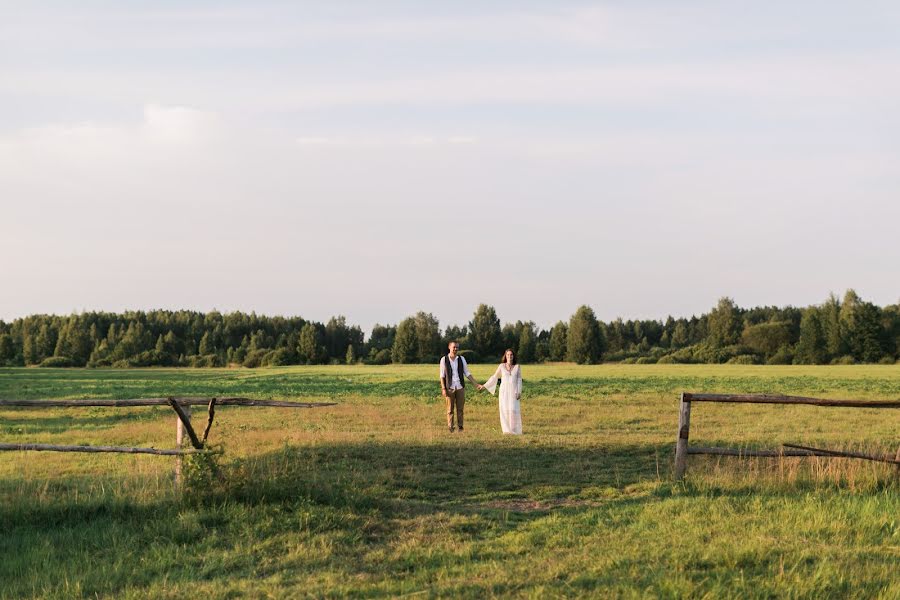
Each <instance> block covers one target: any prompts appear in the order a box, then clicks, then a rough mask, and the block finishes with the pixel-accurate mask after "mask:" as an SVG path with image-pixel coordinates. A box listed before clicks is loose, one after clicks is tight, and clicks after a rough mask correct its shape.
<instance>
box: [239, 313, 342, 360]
mask: <svg viewBox="0 0 900 600" xmlns="http://www.w3.org/2000/svg"><path fill="white" fill-rule="evenodd" d="M319 340H320V337H319V330H318V328H317V327H316V326H315V325H314V324H313V323H307V324H306V325H304V326H303V329H301V330H300V338H299V340H298V342H297V355H298V357H299V358H300V361H301V362H304V363H306V364H308V365H314V364H317V363H319V362H321V361H322V359H323V358H324V356H323V355H324V354H325V352H324V350H325V349H324V347H323V346H322V345H321V343H320V341H319ZM252 352H253V342H252V340H251V342H250V353H252Z"/></svg>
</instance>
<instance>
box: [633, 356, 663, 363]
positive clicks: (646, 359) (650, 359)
mask: <svg viewBox="0 0 900 600" xmlns="http://www.w3.org/2000/svg"><path fill="white" fill-rule="evenodd" d="M657 362H658V361H657V359H656V358H654V357H652V356H642V357H640V358H639V359H637V360H636V361H634V364H636V365H655V364H656V363H657Z"/></svg>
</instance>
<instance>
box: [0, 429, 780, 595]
mask: <svg viewBox="0 0 900 600" xmlns="http://www.w3.org/2000/svg"><path fill="white" fill-rule="evenodd" d="M457 441H458V440H454V441H452V442H449V441H448V442H447V443H438V444H434V443H429V444H426V443H399V442H387V443H384V442H370V443H340V444H337V443H335V444H319V445H315V446H287V447H285V448H283V449H281V450H278V451H275V452H270V453H268V454H264V455H261V456H255V457H251V458H247V459H241V460H234V461H231V462H228V461H227V460H223V462H222V464H221V465H220V468H221V469H222V471H223V473H224V479H223V480H210V479H208V478H207V477H206V475H208V473H204V472H203V471H202V469H200V468H197V469H194V470H191V469H189V470H188V473H189V474H190V477H191V479H190V482H189V483H190V487H189V490H188V493H187V494H186V496H185V498H184V501H178V500H176V499H174V498H172V497H171V496H167V495H166V494H162V493H159V494H158V495H156V496H154V495H153V494H150V495H146V496H144V497H143V498H139V499H129V498H127V497H125V496H123V495H118V494H116V493H115V492H106V493H105V494H102V495H100V496H94V497H85V495H82V496H79V495H78V494H76V493H75V492H76V491H77V489H78V488H79V487H82V486H83V487H85V488H87V487H88V486H89V485H90V484H89V482H86V481H78V480H74V479H73V480H65V479H61V480H59V481H57V482H54V484H53V486H52V487H51V488H50V489H49V490H42V492H43V493H42V494H41V499H40V501H36V499H35V498H34V497H33V496H34V495H35V494H34V492H35V491H36V490H38V489H41V487H42V486H41V484H40V483H39V482H25V483H23V482H22V481H15V480H12V479H6V480H0V500H2V501H0V531H3V532H4V535H3V536H0V555H3V556H5V557H9V559H8V560H4V561H0V597H3V596H10V597H15V596H17V595H29V594H32V593H33V591H34V590H35V589H42V586H44V587H45V588H46V589H49V590H52V593H49V594H47V595H48V596H50V597H53V596H58V597H65V594H66V590H63V589H62V588H60V587H58V586H59V584H58V582H59V581H61V580H63V579H64V578H65V579H66V580H67V581H74V582H77V583H78V584H79V585H80V590H81V592H80V594H79V595H83V596H91V595H107V594H111V595H116V594H118V593H120V592H122V591H123V590H131V591H134V590H141V589H142V588H143V589H151V588H152V587H153V586H158V585H160V584H161V583H160V582H166V583H167V584H169V583H171V584H181V585H185V586H189V585H191V584H193V583H197V582H211V583H213V584H214V585H217V586H221V587H222V589H225V588H227V587H228V586H229V585H232V582H233V581H234V578H258V577H260V576H261V574H271V573H273V572H277V571H281V572H284V573H286V574H288V573H289V575H290V577H291V578H295V579H297V580H304V579H305V578H315V577H316V576H317V573H318V572H319V571H328V572H330V573H336V574H338V575H339V576H340V577H342V578H345V577H350V578H353V577H360V578H363V579H365V578H369V579H371V580H373V581H379V577H382V576H383V574H384V573H388V574H389V575H390V576H391V577H401V578H402V577H403V576H404V575H405V574H409V573H414V572H416V571H417V570H419V569H426V570H431V571H438V570H441V569H448V568H459V569H463V568H465V566H466V565H467V564H469V562H470V561H472V560H479V561H501V560H505V559H506V552H507V550H506V549H505V548H506V546H505V545H504V544H503V543H498V544H494V543H493V542H494V541H495V540H500V538H503V536H506V535H507V534H510V533H514V535H515V536H525V537H524V538H523V539H524V540H525V541H522V542H521V543H522V544H525V545H526V546H527V544H529V543H531V542H528V541H527V539H530V538H528V536H529V535H537V536H538V538H539V537H540V536H541V535H543V534H544V533H546V531H550V530H551V529H552V528H553V526H552V523H555V521H553V519H554V518H555V517H556V516H558V515H559V514H563V515H566V521H565V523H566V525H565V526H564V527H569V528H570V529H566V531H569V532H570V533H572V535H576V536H577V535H590V531H592V530H593V529H595V528H597V527H601V526H603V527H608V526H609V523H610V522H614V523H616V526H617V527H624V528H627V527H628V526H629V525H628V523H630V522H632V521H634V520H635V519H638V518H639V515H640V513H641V511H642V510H643V508H644V506H645V505H647V504H648V503H654V502H659V501H664V500H665V499H667V498H670V497H675V496H678V497H685V496H686V497H688V498H690V497H699V496H710V495H713V496H729V495H731V496H736V497H737V496H743V497H744V498H747V499H748V501H751V499H753V498H759V497H763V498H777V497H788V496H790V497H796V496H797V491H796V490H794V491H791V490H778V489H759V490H753V489H749V488H743V487H735V488H728V487H716V486H702V485H701V486H696V485H692V484H690V483H688V484H673V483H671V482H670V481H669V480H668V476H669V470H668V462H669V460H670V457H671V445H669V444H659V445H654V444H632V445H609V446H594V447H580V448H572V447H565V448H563V447H552V446H538V445H531V444H523V445H519V444H509V445H505V444H504V445H497V444H489V443H484V442H478V441H474V442H471V443H468V442H467V443H460V444H457V443H456V442H457ZM194 466H196V465H194ZM657 469H659V470H657ZM191 473H192V474H191ZM110 487H111V488H115V486H114V485H113V486H110ZM689 505H690V504H686V506H689ZM551 512H553V513H555V514H554V515H548V513H551ZM610 517H614V518H613V519H610ZM541 519H549V521H547V522H545V523H540V520H541ZM548 527H550V529H548ZM538 538H535V539H538ZM422 539H424V540H427V543H424V542H421V541H420V542H417V543H412V542H411V540H422ZM505 539H506V540H507V542H508V541H509V538H505ZM322 540H324V541H322ZM470 542H474V543H477V544H478V545H477V546H474V547H473V548H474V549H473V550H472V552H473V553H470V552H469V551H468V550H465V549H461V547H459V546H457V544H460V543H462V544H466V543H470ZM535 543H539V542H535ZM322 544H324V545H325V547H327V548H329V549H330V551H329V553H327V554H321V555H320V553H318V552H316V551H315V549H316V548H321V547H322ZM408 544H412V545H411V546H410V548H409V549H407V545H408ZM430 544H435V545H437V546H438V547H441V548H444V549H445V550H443V551H437V552H431V551H429V550H428V548H429V545H430ZM296 548H301V549H302V550H301V551H296V552H298V553H297V554H296V555H295V556H293V557H288V556H285V557H284V558H279V559H277V560H275V561H274V562H273V561H272V560H271V555H272V554H271V553H272V552H274V553H275V555H276V556H277V555H278V553H279V552H283V553H288V552H289V549H296ZM125 549H127V552H128V553H129V554H128V558H127V559H123V558H122V556H123V555H122V552H123V551H124V550H125ZM473 557H477V558H473ZM47 573H51V574H52V575H46V574H47Z"/></svg>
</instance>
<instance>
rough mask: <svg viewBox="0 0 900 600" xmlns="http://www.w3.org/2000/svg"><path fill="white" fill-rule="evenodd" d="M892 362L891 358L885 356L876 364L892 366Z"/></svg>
mask: <svg viewBox="0 0 900 600" xmlns="http://www.w3.org/2000/svg"><path fill="white" fill-rule="evenodd" d="M894 362H895V361H894V357H893V356H885V357H884V358H882V359H881V360H879V361H878V364H879V365H892V364H894Z"/></svg>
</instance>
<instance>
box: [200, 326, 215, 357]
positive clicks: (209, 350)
mask: <svg viewBox="0 0 900 600" xmlns="http://www.w3.org/2000/svg"><path fill="white" fill-rule="evenodd" d="M197 353H198V354H200V356H206V355H207V354H215V353H216V347H215V346H214V345H213V343H212V340H211V339H210V335H209V331H207V332H206V333H204V334H203V337H201V338H200V347H199V348H198V349H197Z"/></svg>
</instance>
